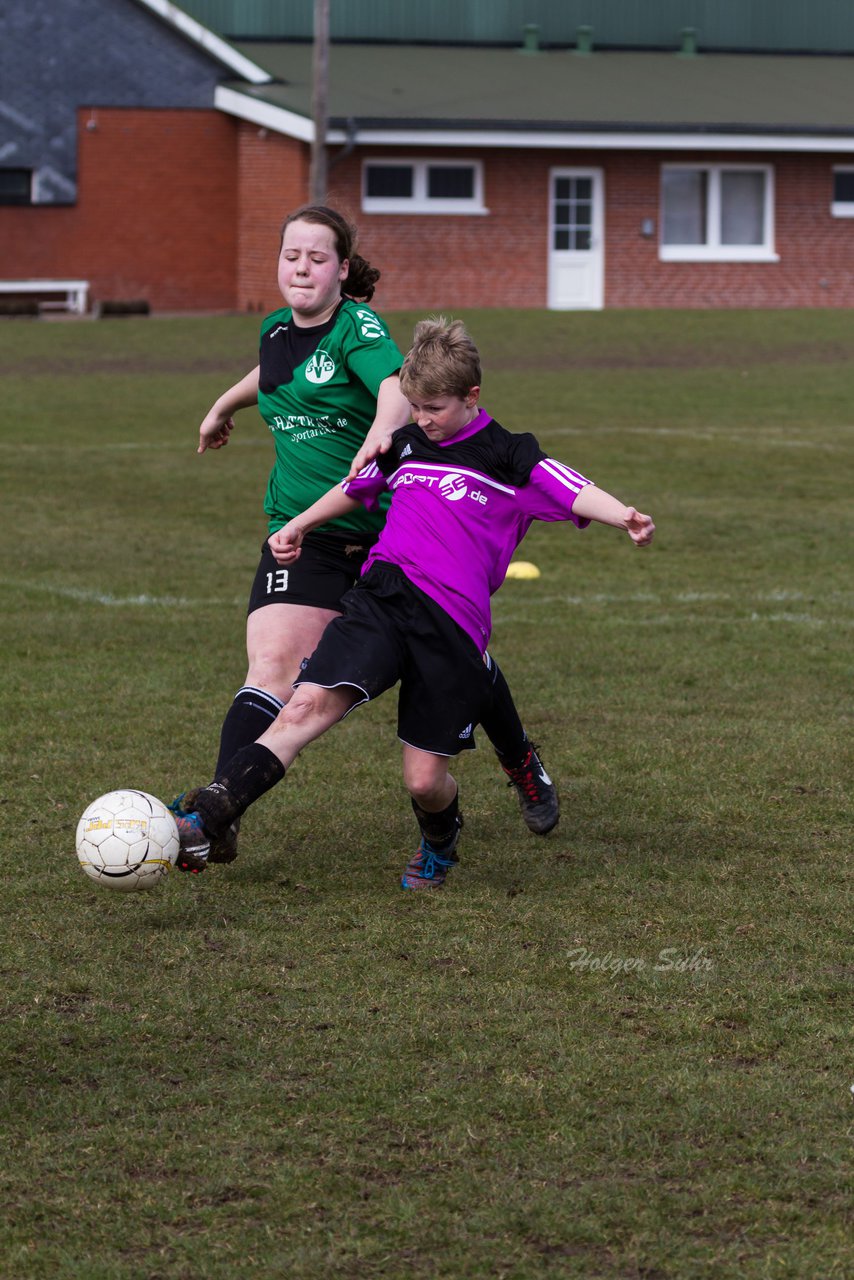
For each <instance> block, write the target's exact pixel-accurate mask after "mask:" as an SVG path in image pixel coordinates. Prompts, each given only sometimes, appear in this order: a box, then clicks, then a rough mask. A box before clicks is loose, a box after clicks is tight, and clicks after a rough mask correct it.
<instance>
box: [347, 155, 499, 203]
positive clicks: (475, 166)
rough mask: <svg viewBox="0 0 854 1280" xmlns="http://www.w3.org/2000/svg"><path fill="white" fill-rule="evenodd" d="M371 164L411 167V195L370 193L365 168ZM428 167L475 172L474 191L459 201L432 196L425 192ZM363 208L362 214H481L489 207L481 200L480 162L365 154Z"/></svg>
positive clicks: (481, 176) (389, 166)
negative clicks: (374, 194) (375, 194)
mask: <svg viewBox="0 0 854 1280" xmlns="http://www.w3.org/2000/svg"><path fill="white" fill-rule="evenodd" d="M371 165H382V166H383V168H387V169H390V168H400V169H411V170H412V195H411V196H369V195H368V193H367V187H368V169H369V168H370V166H371ZM431 166H436V167H437V168H442V169H471V170H472V171H473V173H474V194H473V195H472V196H471V197H468V196H467V197H465V198H463V199H460V200H453V199H449V198H448V197H442V198H435V197H433V198H431V197H430V196H428V194H427V172H428V170H429V169H430V168H431ZM362 210H363V211H364V212H365V213H445V214H447V213H462V214H467V215H471V214H475V215H477V214H484V213H489V210H488V209H487V208H486V206H485V205H484V203H483V161H482V160H442V159H439V158H438V157H437V156H432V157H430V158H429V159H427V160H413V159H409V158H407V157H405V156H393V157H392V156H367V157H366V158H365V159H364V160H363V161H362Z"/></svg>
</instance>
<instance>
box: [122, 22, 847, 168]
mask: <svg viewBox="0 0 854 1280" xmlns="http://www.w3.org/2000/svg"><path fill="white" fill-rule="evenodd" d="M148 2H149V0H145V3H148ZM214 105H215V106H216V107H218V108H219V109H220V110H221V111H225V112H226V114H228V115H233V116H238V117H239V118H240V119H241V120H249V121H251V122H252V123H253V124H257V125H261V126H263V127H264V128H266V129H272V130H273V131H274V132H275V133H283V134H286V135H287V136H288V137H291V138H298V139H299V140H300V141H301V142H311V140H312V138H313V137H314V122H313V121H312V120H309V119H308V117H307V116H302V115H298V114H297V113H296V112H295V111H288V110H286V109H285V108H284V107H276V106H273V105H272V104H271V103H269V102H261V101H259V100H258V99H257V98H252V97H250V96H249V95H248V94H245V93H241V92H240V91H239V90H236V89H227V88H224V87H222V86H220V88H218V89H217V90H216V96H215V98H214ZM326 140H327V142H329V143H332V144H343V143H346V142H352V141H355V142H356V143H357V144H358V145H359V146H365V147H371V146H392V147H408V148H410V149H414V148H418V147H465V148H467V149H471V148H472V147H510V148H521V147H529V148H530V147H533V148H542V149H543V150H550V151H558V150H560V151H565V150H578V151H617V150H619V151H653V150H656V151H800V152H810V151H812V152H815V151H817V152H825V151H838V152H843V153H846V154H847V153H849V152H854V133H851V134H849V135H847V136H846V135H828V134H818V135H805V134H779V133H769V134H761V133H667V132H664V131H663V132H661V133H621V132H620V131H619V130H614V132H613V133H610V132H605V131H603V132H596V133H584V132H578V133H574V132H572V131H570V130H566V131H563V130H556V131H554V132H551V131H549V132H547V133H544V132H538V131H536V130H531V131H527V130H524V129H519V130H516V129H513V130H507V131H505V130H497V129H496V130H490V129H488V128H486V129H483V130H480V129H357V132H356V137H355V139H353V138H351V137H349V136H348V134H347V133H345V131H344V130H343V129H330V130H329V133H328V134H327V138H326Z"/></svg>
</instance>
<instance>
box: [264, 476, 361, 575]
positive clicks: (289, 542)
mask: <svg viewBox="0 0 854 1280" xmlns="http://www.w3.org/2000/svg"><path fill="white" fill-rule="evenodd" d="M358 506H361V503H360V502H358V501H357V500H356V499H355V498H348V497H347V494H346V493H345V492H344V490H343V489H342V488H341V486H340V485H338V484H336V485H335V486H334V487H333V488H332V489H329V490H328V492H327V493H324V495H323V497H322V498H318V499H317V502H314V503H312V505H311V506H310V507H308V508H307V510H305V511H303V512H302V513H301V515H298V516H294V518H293V520H289V521H288V523H287V524H284V525H282V527H281V529H277V530H276V532H275V533H273V534H271V535H270V537H269V538H268V539H267V542H268V543H269V546H270V550H271V551H272V553H273V558H274V560H275V561H276V564H293V562H294V561H295V560H297V559H299V555H300V551H301V550H302V543H303V538H304V537H305V535H306V534H307V533H311V531H312V529H316V528H317V527H318V525H321V524H326V523H327V521H329V520H337V519H338V517H339V516H346V515H349V513H350V512H351V511H354V510H355V509H356V507H358Z"/></svg>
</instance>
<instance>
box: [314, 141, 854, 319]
mask: <svg viewBox="0 0 854 1280" xmlns="http://www.w3.org/2000/svg"><path fill="white" fill-rule="evenodd" d="M364 154H367V153H364V152H360V151H358V150H357V151H356V152H354V153H353V154H352V155H351V156H349V157H348V158H347V159H346V160H344V161H342V162H341V163H340V164H339V165H333V166H332V167H331V168H330V171H329V198H330V203H332V204H335V205H337V206H338V207H339V208H342V209H344V210H346V211H348V212H349V214H350V216H351V217H352V218H353V220H354V221H356V222H357V224H358V226H359V229H360V246H361V249H362V252H363V253H364V254H365V256H366V257H367V258H369V259H370V260H371V261H372V262H373V263H374V264H375V265H376V266H378V267H380V269H381V270H382V272H383V276H382V279H381V281H380V283H379V287H378V290H377V296H376V303H377V305H378V306H379V307H380V309H382V308H385V309H386V310H394V309H397V308H414V309H418V310H425V311H427V310H435V309H439V308H443V307H444V308H448V309H453V308H455V307H456V308H463V307H506V306H512V307H520V308H522V307H543V306H545V305H546V296H547V272H548V264H547V253H548V243H547V240H548V175H549V170H550V168H552V167H559V166H569V167H571V166H578V167H581V168H584V167H590V166H595V167H600V168H602V169H603V171H604V177H605V242H606V251H605V306H606V307H696V308H708V307H772V308H773V307H854V219H844V218H833V217H832V216H831V214H830V201H831V192H832V169H833V165H834V163H845V162H846V157H844V156H832V155H808V154H804V155H785V154H777V153H768V154H756V155H753V156H751V159H752V160H755V161H756V162H757V163H758V164H770V165H771V166H772V168H773V170H774V175H775V207H776V218H775V237H776V251H777V253H778V255H779V257H780V261H779V262H776V263H774V262H767V263H766V262H763V263H687V262H660V261H659V259H658V240H657V237H658V226H659V185H660V172H661V165H662V163H664V162H666V161H668V160H672V159H674V158H675V156H674V153H672V152H667V153H665V152H660V153H650V152H647V153H643V152H619V153H618V152H605V153H597V152H591V151H577V152H568V151H557V150H555V151H516V150H495V151H492V150H489V151H482V152H480V153H478V152H476V151H475V150H472V151H471V152H468V153H467V154H469V155H471V156H472V158H481V159H483V161H484V173H485V192H486V205H487V207H488V209H489V214H488V215H487V216H485V217H484V216H481V217H446V216H441V215H429V216H428V215H423V216H417V215H416V216H413V217H403V216H399V215H395V216H389V215H379V214H367V213H361V212H360V209H359V204H360V200H359V190H360V172H361V161H362V158H363V156H364ZM371 154H376V153H375V152H372V153H371ZM397 154H400V155H406V154H409V153H407V151H406V149H405V148H401V149H400V151H399V152H398V153H397ZM459 154H460V153H459V152H450V151H444V152H443V151H441V150H438V149H437V150H431V151H429V152H424V153H422V152H418V155H419V156H421V155H424V156H425V157H426V156H428V155H429V156H431V157H432V156H442V155H456V156H459ZM678 158H679V160H680V161H682V160H690V159H691V158H692V157H691V155H690V153H678ZM693 158H695V159H696V160H697V163H703V162H704V161H705V162H711V163H715V162H726V161H732V160H734V159H741V157H734V156H733V155H732V154H731V153H725V154H720V155H716V154H710V153H698V154H697V155H696V156H695V157H693ZM847 159H848V162H849V163H850V158H847ZM644 218H652V219H653V221H654V225H655V235H654V236H653V237H652V238H651V239H645V238H644V237H643V236H642V235H641V221H642V219H644Z"/></svg>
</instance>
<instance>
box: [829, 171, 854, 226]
mask: <svg viewBox="0 0 854 1280" xmlns="http://www.w3.org/2000/svg"><path fill="white" fill-rule="evenodd" d="M837 173H854V165H852V164H835V165H834V166H833V175H834V177H835V176H836V174H837ZM830 212H831V214H832V216H833V217H834V218H854V200H831V202H830Z"/></svg>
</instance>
